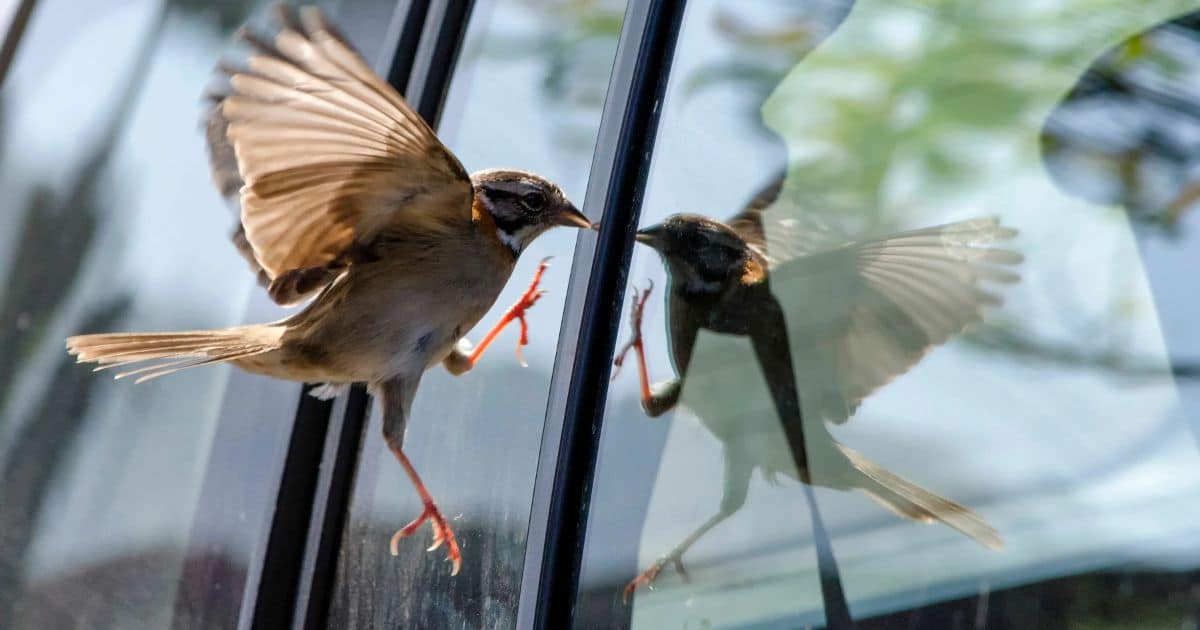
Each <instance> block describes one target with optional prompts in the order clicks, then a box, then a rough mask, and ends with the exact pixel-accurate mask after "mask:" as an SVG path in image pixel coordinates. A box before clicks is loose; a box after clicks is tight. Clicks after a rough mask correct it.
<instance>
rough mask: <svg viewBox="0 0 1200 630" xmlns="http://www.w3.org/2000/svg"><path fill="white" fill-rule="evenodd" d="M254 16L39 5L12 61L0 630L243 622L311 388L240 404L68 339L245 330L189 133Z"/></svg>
mask: <svg viewBox="0 0 1200 630" xmlns="http://www.w3.org/2000/svg"><path fill="white" fill-rule="evenodd" d="M258 4H265V3H257V2H252V1H249V0H247V1H244V2H221V3H211V2H198V1H185V0H172V1H170V2H151V1H142V0H95V1H90V2H84V3H81V2H77V1H75V0H41V1H40V2H38V3H37V6H36V8H35V10H34V12H33V15H32V19H31V21H30V23H29V27H28V29H27V30H26V32H25V35H24V38H23V40H22V42H21V45H20V47H19V48H18V52H17V57H16V59H15V61H14V64H13V66H12V67H11V68H10V72H9V75H8V78H7V80H6V82H5V84H4V89H3V92H0V189H3V190H4V191H5V200H6V208H5V211H4V212H2V213H0V276H2V277H3V278H4V282H3V283H2V284H0V287H2V288H0V627H3V628H72V627H80V628H122V629H123V628H167V627H176V628H186V627H205V628H215V627H231V626H232V625H233V624H234V623H236V620H237V617H238V611H239V609H240V607H241V605H242V595H243V593H242V585H243V583H244V582H245V580H246V571H247V567H248V565H249V564H250V562H251V556H252V555H253V554H255V553H258V552H259V551H260V547H261V544H262V542H263V541H262V536H263V534H264V532H265V531H266V529H265V524H266V523H267V520H266V519H268V518H269V517H270V514H271V509H272V508H273V507H274V492H275V489H274V487H273V486H272V480H277V479H278V474H279V471H278V469H277V467H278V465H279V463H280V462H281V459H282V455H283V449H284V448H285V447H286V440H287V437H288V435H289V430H290V423H291V419H292V413H293V410H294V406H295V401H296V399H297V396H298V392H299V387H298V386H297V385H296V384H289V383H283V382H276V381H268V380H266V379H251V378H249V377H247V380H245V381H237V385H235V386H233V387H230V382H231V379H230V370H229V368H227V367H214V368H206V369H199V370H189V371H186V372H183V373H180V374H177V375H173V376H171V377H170V378H164V379H159V380H154V381H151V382H149V383H145V384H141V385H137V386H135V385H134V383H133V382H132V379H131V380H123V381H120V382H113V381H112V379H111V378H110V374H111V373H109V372H105V373H102V374H93V373H91V370H90V369H88V368H86V367H85V366H80V365H75V363H74V360H73V359H71V358H70V357H69V356H68V355H67V354H66V352H64V350H63V340H64V338H65V337H66V336H68V335H70V334H75V333H81V332H107V331H134V330H179V329H197V328H215V327H221V326H228V325H233V324H237V323H240V322H242V321H243V317H244V315H245V313H246V310H247V305H248V303H250V301H251V299H252V298H251V296H255V295H257V296H261V295H262V294H261V292H258V290H257V288H256V286H255V283H254V278H253V276H252V275H251V274H250V273H249V272H248V270H247V268H246V264H245V262H244V261H243V260H242V258H241V257H240V256H239V255H238V253H237V251H236V250H235V249H234V247H233V246H232V245H231V244H230V243H229V232H230V229H231V227H232V225H233V216H234V215H233V213H232V212H231V211H230V210H229V209H227V208H226V207H225V202H224V201H223V200H222V199H221V198H220V196H219V194H218V193H217V191H216V190H215V188H214V186H213V184H212V181H211V176H210V173H209V169H208V164H207V158H206V156H205V147H204V136H203V133H202V131H201V130H200V128H199V127H200V125H199V122H200V117H201V114H202V107H201V102H200V96H201V94H202V93H203V91H204V89H205V87H206V86H207V85H208V84H209V83H210V81H211V78H212V74H211V72H212V68H213V67H214V65H215V63H216V62H217V60H218V58H219V57H220V55H221V53H222V52H223V51H226V50H227V48H228V44H229V36H230V34H231V33H232V31H233V29H234V28H235V27H236V26H238V25H239V24H241V23H242V22H243V21H244V20H246V19H247V18H248V17H249V16H250V15H251V14H252V11H253V10H254V9H255V8H256V5H258ZM327 4H328V3H327ZM255 315H256V316H264V317H277V316H278V313H267V314H266V315H264V314H263V313H255ZM234 390H236V391H237V392H238V393H237V394H235V396H236V397H240V398H237V402H239V404H241V405H242V408H243V409H244V410H245V413H243V414H241V415H240V416H239V417H238V419H237V421H238V422H243V421H245V422H247V423H248V424H249V426H251V427H253V428H252V429H246V430H241V431H239V429H238V428H234V429H233V430H232V433H235V434H237V433H240V435H241V437H243V438H247V437H250V438H253V439H243V440H242V441H241V442H240V443H238V444H237V445H236V448H235V452H230V451H228V450H224V447H225V446H228V444H226V443H223V442H222V438H221V435H222V434H223V433H228V432H229V429H230V427H229V426H228V424H227V423H226V424H224V425H222V423H221V419H222V418H223V412H224V411H228V410H229V409H230V407H229V406H228V403H229V401H227V400H226V394H227V393H230V392H231V391H234ZM280 401H283V404H282V405H281V404H280ZM251 414H253V417H249V418H247V417H246V416H250V415H251ZM235 415H236V414H235ZM246 426H247V424H243V425H242V427H246ZM232 471H237V472H238V474H236V475H233V474H228V473H230V472H232ZM222 475H224V476H222ZM216 483H223V484H225V486H224V487H223V488H222V490H223V491H224V495H221V494H220V493H217V492H214V488H213V486H214V484H216ZM246 497H252V498H253V500H252V501H249V502H247V501H245V499H246ZM201 506H203V507H201ZM222 519H224V520H222ZM230 522H232V523H233V526H230V525H229V524H230ZM194 589H200V590H202V591H208V592H209V594H210V595H211V593H218V595H215V596H210V597H207V598H204V597H198V596H197V594H196V593H194V592H191V591H193V590H194ZM197 600H203V601H204V602H205V604H204V606H203V607H201V608H195V607H193V606H192V604H194V603H195V602H196V601H197Z"/></svg>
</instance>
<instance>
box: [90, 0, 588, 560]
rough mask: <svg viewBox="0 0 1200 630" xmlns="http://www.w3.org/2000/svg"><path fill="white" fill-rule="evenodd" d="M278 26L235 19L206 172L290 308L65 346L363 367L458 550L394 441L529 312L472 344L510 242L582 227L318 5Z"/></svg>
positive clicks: (285, 371)
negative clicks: (237, 53) (420, 396)
mask: <svg viewBox="0 0 1200 630" xmlns="http://www.w3.org/2000/svg"><path fill="white" fill-rule="evenodd" d="M277 13H278V19H279V21H280V30H279V32H278V34H277V35H276V36H275V37H274V38H266V37H261V36H256V35H253V34H251V33H245V34H244V38H245V39H246V41H247V42H248V43H249V44H250V46H251V47H252V48H253V53H252V54H251V56H250V57H249V60H248V61H247V62H246V65H245V66H244V67H242V68H223V70H224V71H225V73H226V74H227V75H228V78H229V87H228V91H227V92H226V93H222V94H218V95H217V96H215V97H214V99H213V100H214V108H213V111H212V112H211V113H210V116H209V120H208V139H209V144H210V146H209V152H210V158H211V160H212V165H213V169H214V177H215V179H216V180H217V184H218V186H219V187H221V188H222V189H224V190H226V191H232V190H237V191H238V194H239V198H240V205H241V222H240V223H241V225H240V227H239V229H238V231H237V232H236V233H235V235H234V240H235V242H237V243H238V244H239V249H241V250H242V251H243V253H244V254H248V255H249V256H250V258H251V259H252V262H253V263H254V265H255V267H256V268H258V269H261V273H260V277H261V278H262V279H263V280H264V281H265V282H266V283H268V284H269V292H270V295H271V297H272V298H273V299H274V300H275V301H276V302H279V303H281V304H291V303H295V302H298V301H300V300H303V299H305V298H307V297H310V296H312V295H314V294H315V295H316V297H315V299H313V300H312V302H311V303H310V304H308V306H307V307H305V308H304V309H303V310H302V311H300V312H299V313H296V314H295V315H293V316H291V317H287V318H285V319H282V320H280V321H276V322H273V323H269V324H254V325H247V326H234V327H232V328H225V329H220V330H200V331H187V332H163V333H113V334H98V335H80V336H76V337H71V338H69V339H67V349H68V351H69V352H71V353H72V354H74V355H77V356H78V359H79V361H80V362H92V363H98V364H100V365H99V367H97V368H96V369H97V370H106V369H110V368H113V369H120V370H124V371H122V372H120V373H119V374H117V378H122V377H126V376H134V375H137V376H138V379H137V381H138V382H141V381H145V380H148V379H152V378H156V377H158V376H163V375H166V374H170V373H172V372H176V371H179V370H182V369H186V368H191V367H196V366H200V365H208V364H213V363H232V364H234V365H236V366H237V367H239V368H241V369H243V370H246V371H248V372H253V373H256V374H265V375H268V376H273V377H276V378H281V379H287V380H293V381H302V382H310V383H326V384H327V387H326V388H325V389H324V390H323V391H324V393H325V394H326V395H328V394H330V393H332V392H334V391H337V390H338V389H339V388H342V387H344V386H347V385H348V384H350V383H356V382H365V383H367V384H368V387H369V390H370V392H371V393H372V394H373V395H374V396H376V397H377V398H379V400H380V402H381V404H382V405H383V411H384V422H383V434H384V438H385V440H386V441H387V444H388V446H389V448H390V449H391V451H392V453H393V454H394V455H395V456H396V459H397V460H399V462H400V465H401V466H403V467H404V470H405V472H406V473H407V474H408V476H409V478H410V479H411V480H412V483H413V486H414V487H415V488H416V490H417V492H418V494H419V495H420V497H421V501H422V503H423V504H424V510H423V511H422V513H421V514H420V516H418V517H417V518H416V519H415V520H413V521H412V522H411V523H409V524H408V525H406V526H405V527H403V528H401V529H400V530H399V531H397V532H396V534H395V535H394V536H393V537H392V540H391V550H392V553H393V555H394V554H395V553H396V549H397V545H398V543H399V540H400V538H403V537H405V536H409V535H411V534H412V533H413V532H414V531H416V530H417V529H418V528H419V527H420V526H421V524H423V523H424V522H425V521H430V524H431V526H432V528H433V538H434V545H433V547H431V549H433V548H436V547H438V546H440V545H442V544H445V545H446V548H447V556H448V560H450V561H451V562H452V564H453V569H452V572H453V573H457V572H458V570H459V567H460V566H461V554H460V551H459V548H458V543H457V541H456V540H455V537H454V532H453V531H452V530H451V529H450V526H449V525H448V523H447V522H446V519H445V517H444V516H443V515H442V513H441V511H440V510H439V509H438V507H437V505H436V503H434V500H433V497H432V496H431V495H430V494H429V492H428V491H427V490H426V489H425V486H424V484H423V483H422V482H421V478H420V476H419V475H418V474H417V471H416V469H415V468H414V467H413V465H412V463H411V462H409V460H408V458H407V457H406V456H405V454H404V451H403V449H402V446H403V441H404V429H405V424H406V422H407V419H408V414H409V409H410V408H411V405H412V401H413V396H414V394H415V393H416V389H417V384H418V383H419V382H420V380H421V375H422V373H424V371H425V370H427V369H429V368H431V367H433V366H435V365H437V364H439V363H441V364H443V365H444V366H445V367H446V369H447V370H449V371H450V372H451V373H453V374H462V373H464V372H466V371H467V370H470V369H471V368H472V367H473V366H474V365H475V363H476V361H478V359H479V356H480V355H481V354H482V353H483V351H484V349H485V348H486V347H487V345H488V344H489V343H491V341H492V340H493V339H494V338H495V334H496V333H497V332H498V331H499V330H500V329H501V328H503V327H504V326H505V325H506V324H508V323H509V322H511V321H512V320H518V321H519V322H520V323H521V325H522V333H523V334H522V339H521V341H520V342H519V343H518V346H517V349H518V354H519V351H520V346H521V344H523V343H524V342H525V339H524V336H525V335H524V328H525V320H524V313H525V309H527V308H528V307H529V306H531V305H532V304H533V303H534V302H536V301H537V299H538V297H539V296H540V295H541V291H539V290H538V289H537V285H538V282H539V280H540V278H541V275H542V272H543V271H544V270H545V261H543V262H542V265H541V266H539V268H538V271H537V273H536V274H535V276H534V280H533V282H532V283H531V285H530V287H529V289H528V290H527V291H526V292H525V294H524V295H523V296H522V297H521V299H520V300H519V301H518V302H517V303H516V304H514V305H513V306H512V307H511V308H510V309H509V310H508V311H507V312H506V313H505V314H504V316H503V317H502V318H501V320H500V322H499V323H498V324H497V325H496V327H495V328H494V329H493V330H492V331H491V332H490V333H489V334H488V335H487V336H486V337H485V338H484V341H483V342H482V343H480V345H479V346H478V347H476V348H474V349H473V350H472V349H471V348H470V344H469V342H467V341H466V340H465V339H464V338H463V334H464V333H465V332H467V331H469V330H471V329H472V327H474V326H475V324H476V323H477V322H478V321H479V320H480V318H481V317H483V315H484V314H485V313H487V311H488V309H489V308H491V306H492V304H493V303H494V302H495V301H496V298H497V297H498V296H499V294H500V291H501V290H502V289H503V288H504V285H505V283H506V282H507V281H508V278H509V275H510V274H511V273H512V271H513V267H514V265H515V263H516V260H517V257H518V256H519V255H520V254H521V252H522V251H523V250H524V249H525V247H526V246H527V245H529V243H530V242H532V241H533V240H534V239H535V238H537V236H538V235H540V234H541V233H543V232H544V231H546V230H548V229H550V228H551V227H554V226H574V227H578V228H589V227H592V225H591V223H590V222H589V221H588V220H587V218H586V217H584V215H583V214H582V213H581V212H580V211H579V210H578V209H576V208H575V206H574V205H572V204H571V202H570V201H569V200H568V199H567V198H566V196H565V195H564V194H563V191H562V190H561V189H559V187H558V186H556V185H554V184H553V183H551V182H549V181H547V180H545V179H544V178H542V177H539V176H538V175H535V174H533V173H529V172H525V171H520V170H501V169H496V170H484V171H479V172H476V173H474V174H471V175H468V174H467V172H466V170H464V169H463V166H462V164H460V163H459V161H458V159H457V158H456V157H455V156H454V155H453V154H452V153H451V152H450V151H449V150H448V149H447V148H446V147H445V146H444V145H443V144H442V143H441V142H440V141H439V140H438V138H437V136H436V135H435V134H434V132H433V130H432V129H430V127H429V126H428V125H427V124H426V123H425V122H424V121H423V120H422V119H421V118H420V116H418V115H417V114H416V113H415V112H414V111H413V110H412V109H411V108H409V106H408V105H407V104H406V103H405V101H404V99H403V98H402V97H401V96H400V94H398V93H397V92H396V91H395V90H394V89H392V87H391V86H390V85H388V84H387V83H386V82H385V81H383V80H382V79H380V78H379V77H378V76H377V75H376V74H375V73H374V72H373V71H372V70H371V68H370V66H368V65H367V63H366V62H365V61H364V60H363V59H362V57H360V56H359V55H358V53H357V52H355V51H354V49H353V48H352V47H351V46H350V45H349V44H348V43H347V42H346V40H345V39H344V38H343V37H342V36H341V35H339V34H338V33H337V32H336V30H335V28H334V27H333V26H332V25H331V24H330V23H329V22H328V21H327V20H326V18H325V16H324V14H323V13H322V12H321V11H320V9H318V8H316V7H304V8H301V9H300V10H299V12H298V13H296V12H294V11H293V10H291V9H289V8H286V7H283V6H280V7H279V9H278V11H277Z"/></svg>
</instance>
